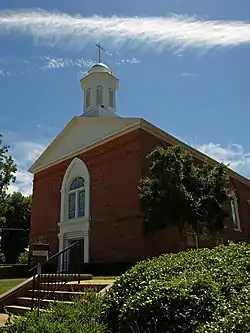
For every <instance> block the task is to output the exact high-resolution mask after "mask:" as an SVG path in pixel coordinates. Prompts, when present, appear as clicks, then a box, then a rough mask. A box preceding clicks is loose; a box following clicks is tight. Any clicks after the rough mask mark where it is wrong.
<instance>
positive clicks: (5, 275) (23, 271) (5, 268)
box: [0, 264, 29, 279]
mask: <svg viewBox="0 0 250 333" xmlns="http://www.w3.org/2000/svg"><path fill="white" fill-rule="evenodd" d="M23 277H29V272H28V265H22V264H16V265H2V266H0V279H17V278H23Z"/></svg>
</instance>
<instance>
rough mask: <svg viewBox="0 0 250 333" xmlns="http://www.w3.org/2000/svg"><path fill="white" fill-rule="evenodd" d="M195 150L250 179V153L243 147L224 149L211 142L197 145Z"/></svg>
mask: <svg viewBox="0 0 250 333" xmlns="http://www.w3.org/2000/svg"><path fill="white" fill-rule="evenodd" d="M195 148H196V149H198V150H199V151H201V152H203V153H204V154H206V155H208V156H210V157H212V158H214V159H215V160H216V161H218V162H222V163H224V164H226V165H229V167H230V168H231V169H233V170H234V171H236V172H238V173H240V174H242V175H244V176H245V177H250V152H246V151H244V149H243V147H242V146H241V145H239V144H231V145H228V146H227V147H223V146H222V145H220V144H215V143H212V142H210V143H208V144H203V145H196V146H195Z"/></svg>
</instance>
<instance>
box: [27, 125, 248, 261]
mask: <svg viewBox="0 0 250 333" xmlns="http://www.w3.org/2000/svg"><path fill="white" fill-rule="evenodd" d="M159 145H161V146H164V147H167V146H168V145H167V144H166V143H165V142H162V141H161V140H159V139H158V138H156V137H154V136H152V135H150V134H148V133H147V132H145V131H142V130H136V131H133V132H131V133H128V134H126V135H123V136H121V137H120V138H117V139H115V140H113V141H110V142H108V143H106V144H104V145H102V146H101V147H97V148H94V149H92V150H91V151H88V152H86V153H84V154H82V155H81V156H78V157H79V158H82V159H83V161H84V162H85V163H86V165H87V167H88V169H89V172H90V177H91V207H90V215H91V240H90V250H91V251H90V252H91V254H90V260H91V261H93V262H103V261H107V262H108V261H135V260H139V259H142V258H145V257H147V256H149V257H150V256H153V255H157V254H159V253H164V252H178V251H179V250H181V249H182V248H183V243H182V242H181V237H180V235H179V233H178V231H177V229H175V228H169V229H166V230H164V231H162V232H159V233H157V234H156V235H154V236H147V237H146V236H145V235H144V233H143V220H142V216H141V213H140V206H139V197H138V192H137V185H138V181H139V179H140V178H141V177H142V175H145V174H147V172H148V161H147V160H146V156H147V155H148V154H149V153H150V152H151V151H152V149H154V148H155V147H156V146H159ZM70 162H71V159H69V160H67V161H64V162H62V163H60V164H57V165H55V166H52V167H50V168H49V169H47V170H44V171H41V172H39V173H37V174H36V175H35V177H34V195H33V206H32V219H31V241H32V240H33V239H34V238H35V237H36V236H38V235H43V236H45V237H46V238H47V240H48V242H49V243H50V244H51V252H52V253H54V252H56V251H57V250H58V238H57V234H58V232H59V230H58V226H57V223H58V222H59V220H60V189H61V184H62V180H63V176H64V173H65V172H66V170H67V167H68V165H69V164H70ZM230 184H231V186H232V187H233V188H236V190H237V194H238V197H239V212H240V215H241V223H242V227H243V232H242V233H239V232H236V231H234V230H233V229H232V223H231V221H229V223H228V224H229V227H228V228H227V229H226V230H225V235H224V236H223V237H224V238H225V239H234V240H238V239H242V238H248V239H249V238H250V222H249V221H250V207H249V206H248V204H247V199H250V189H249V188H248V187H247V186H246V185H244V184H242V183H240V182H239V181H235V180H234V181H233V182H232V181H231V183H230ZM204 244H205V243H204ZM208 244H209V242H208ZM210 244H213V243H210ZM206 245H207V244H206Z"/></svg>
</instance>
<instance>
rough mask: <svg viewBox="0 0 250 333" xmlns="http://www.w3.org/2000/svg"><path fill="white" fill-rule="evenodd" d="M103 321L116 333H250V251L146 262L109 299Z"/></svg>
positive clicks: (226, 249) (219, 250)
mask: <svg viewBox="0 0 250 333" xmlns="http://www.w3.org/2000/svg"><path fill="white" fill-rule="evenodd" d="M102 315H103V319H104V320H105V321H106V322H107V324H108V327H109V328H110V329H112V331H113V332H129V331H130V330H131V332H132V331H133V330H134V331H140V332H145V330H146V329H150V330H151V331H152V332H157V333H158V332H164V333H165V332H168V333H172V332H200V333H205V332H209V333H212V332H213V333H216V332H230V333H231V332H242V333H243V332H245V333H246V332H250V246H249V245H247V244H233V243H231V244H229V245H228V246H224V245H220V246H218V247H216V248H214V249H211V250H209V249H198V250H189V251H187V252H182V253H178V254H166V255H162V256H160V257H158V258H154V259H152V260H146V261H143V262H140V263H139V264H137V265H136V266H134V267H133V268H132V269H131V270H129V271H128V272H126V273H125V274H124V275H122V276H121V277H120V278H118V279H117V280H116V281H115V283H114V285H113V287H112V288H111V289H110V290H109V291H108V293H107V294H106V295H105V296H104V300H103V311H102ZM136 327H139V328H140V329H139V330H138V329H137V330H136ZM155 327H156V328H155Z"/></svg>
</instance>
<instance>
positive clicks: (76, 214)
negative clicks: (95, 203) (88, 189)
mask: <svg viewBox="0 0 250 333" xmlns="http://www.w3.org/2000/svg"><path fill="white" fill-rule="evenodd" d="M77 178H82V179H83V180H84V186H81V187H78V188H76V189H73V190H68V220H73V219H77V218H83V217H85V201H86V200H85V179H84V178H83V177H76V178H75V179H73V181H72V182H71V183H70V185H69V188H70V186H71V185H72V183H73V182H74V181H75V180H76V179H77ZM82 191H84V208H83V209H84V214H83V215H79V207H78V205H79V194H80V192H82ZM71 194H75V216H74V217H70V211H69V197H70V195H71Z"/></svg>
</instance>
